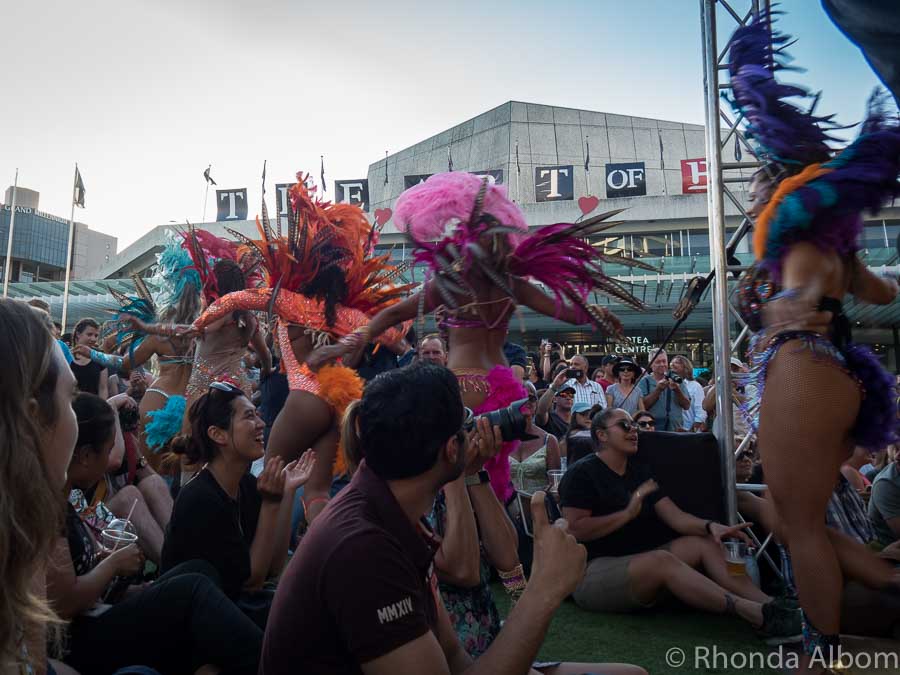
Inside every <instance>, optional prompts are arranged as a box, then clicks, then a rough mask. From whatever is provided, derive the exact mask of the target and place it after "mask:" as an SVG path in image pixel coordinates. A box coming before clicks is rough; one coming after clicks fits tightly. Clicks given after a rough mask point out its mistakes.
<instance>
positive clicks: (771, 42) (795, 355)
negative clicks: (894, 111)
mask: <svg viewBox="0 0 900 675" xmlns="http://www.w3.org/2000/svg"><path fill="white" fill-rule="evenodd" d="M787 41H788V38H787V37H786V36H783V35H781V34H779V33H777V32H773V30H772V19H771V15H769V14H762V15H760V16H759V17H757V18H755V19H754V20H753V21H752V22H751V24H750V25H749V26H746V27H742V28H740V29H738V31H737V32H736V33H735V35H734V37H733V39H732V46H731V50H730V59H729V69H730V74H731V85H732V91H733V94H734V104H733V105H734V107H735V109H736V110H737V111H738V112H740V113H741V114H743V116H744V117H745V118H746V120H747V122H748V127H747V130H748V134H749V137H750V138H751V139H752V140H753V141H754V142H755V143H756V144H757V146H758V148H757V154H758V156H759V157H760V158H761V159H762V160H763V161H764V162H765V166H764V167H763V169H761V170H759V171H758V172H757V173H756V174H755V175H754V177H753V179H752V181H751V184H750V200H751V209H750V210H749V213H750V214H751V216H753V217H755V218H756V226H755V231H754V237H753V250H754V253H755V256H756V259H757V264H756V267H755V269H754V270H753V272H752V273H751V274H750V275H748V276H746V277H745V278H744V280H743V281H742V282H741V288H740V295H741V305H742V314H743V315H744V317H745V319H746V320H747V322H748V324H750V325H751V327H752V328H754V329H759V330H760V331H761V332H760V333H759V334H758V335H757V336H756V337H755V338H754V345H753V348H752V364H753V368H752V372H751V375H750V377H751V378H752V379H754V380H755V384H756V385H757V390H758V392H759V397H758V398H757V400H756V401H751V402H750V403H749V404H748V405H747V410H746V412H747V413H748V416H749V417H750V419H751V421H752V422H753V423H755V424H758V438H759V447H760V451H761V453H762V460H763V466H764V469H765V475H766V483H767V484H768V486H769V491H770V494H771V497H772V501H773V503H774V506H775V509H776V511H777V513H778V517H779V520H780V524H781V527H782V531H781V532H779V535H780V536H781V537H782V538H783V540H784V541H785V542H786V543H787V545H788V548H789V550H790V555H791V560H792V563H793V568H794V574H795V577H796V583H797V589H798V592H799V596H800V602H801V605H802V607H803V610H804V614H805V621H804V631H803V641H804V649H805V651H806V653H807V654H809V655H812V654H813V653H814V652H815V650H816V649H820V650H822V651H823V653H826V654H827V651H826V650H827V649H828V648H829V647H830V648H836V647H837V646H838V631H839V628H840V597H841V588H842V582H843V579H842V573H841V567H842V566H847V565H848V561H849V562H852V563H853V565H854V566H855V567H856V569H857V570H858V569H860V567H859V566H860V565H870V566H871V565H877V564H879V563H878V562H877V560H876V559H875V558H874V556H872V555H871V553H869V552H867V551H866V550H865V548H864V547H863V546H861V545H858V544H854V543H853V542H851V541H850V540H849V539H847V538H845V537H839V536H837V535H836V534H835V533H834V532H833V531H829V530H828V529H827V528H826V526H825V508H826V504H827V502H828V500H829V497H830V496H831V494H832V491H833V490H834V485H835V482H836V481H837V479H838V477H839V471H840V467H841V464H842V463H843V462H844V461H845V460H846V459H847V458H848V457H849V456H850V453H851V451H852V449H853V447H854V446H855V445H862V446H865V447H868V448H871V449H872V450H877V449H879V448H882V447H884V446H886V445H887V444H889V443H891V442H893V441H894V440H896V430H897V408H896V403H895V395H894V391H893V377H892V376H890V375H889V374H888V373H887V372H885V371H884V369H883V368H882V367H881V365H880V364H879V362H878V360H877V358H876V357H875V355H874V354H872V352H871V351H869V349H868V348H867V347H865V346H862V345H858V344H854V343H853V342H852V337H851V335H850V322H849V321H848V320H847V318H846V316H845V315H844V312H843V309H842V299H843V297H844V295H845V294H847V293H850V294H852V295H853V296H854V297H855V298H856V299H857V300H859V301H862V302H868V303H873V304H888V303H890V302H892V301H893V300H894V298H895V296H896V294H897V284H896V282H895V281H894V280H893V279H886V278H881V277H878V276H876V275H874V274H873V273H872V272H870V271H869V270H868V269H866V267H865V265H864V264H863V263H862V262H861V261H860V260H859V258H858V257H857V255H856V253H857V250H858V244H857V238H858V236H859V234H860V232H861V231H862V227H863V220H862V213H863V211H865V210H869V211H873V212H874V211H877V210H878V208H879V207H881V206H882V205H883V204H884V202H885V201H886V200H888V199H890V198H892V197H894V196H896V195H897V194H898V193H900V184H898V182H897V178H898V173H900V127H898V124H897V119H896V115H894V116H893V118H890V119H889V118H888V116H887V115H886V114H885V113H884V111H883V110H882V109H881V107H882V103H883V99H882V97H880V96H878V95H877V94H876V95H874V96H873V98H872V99H871V101H870V109H869V116H868V119H867V121H866V122H865V123H864V125H863V127H862V130H861V134H860V136H859V137H858V138H857V140H856V141H854V142H853V143H852V144H851V145H849V146H848V147H846V148H844V149H843V150H841V151H839V152H837V153H834V152H832V150H831V148H830V147H829V145H828V144H827V143H826V142H827V141H832V140H834V139H832V138H831V137H830V136H829V132H830V131H831V130H833V128H834V127H833V125H831V123H830V119H829V118H823V117H816V116H815V115H814V114H813V113H812V111H811V110H805V109H800V108H797V107H795V106H794V105H793V104H790V103H788V102H787V101H786V100H785V99H787V98H794V99H796V98H797V97H803V96H806V95H807V92H806V91H805V90H804V89H802V88H800V87H796V86H787V85H784V84H781V83H779V82H778V81H777V80H776V78H775V75H776V73H777V72H778V71H779V70H781V69H783V66H782V65H781V63H780V59H781V57H782V51H783V49H784V47H785V45H786V44H787ZM813 107H814V103H813ZM848 569H849V567H848ZM870 578H871V577H870Z"/></svg>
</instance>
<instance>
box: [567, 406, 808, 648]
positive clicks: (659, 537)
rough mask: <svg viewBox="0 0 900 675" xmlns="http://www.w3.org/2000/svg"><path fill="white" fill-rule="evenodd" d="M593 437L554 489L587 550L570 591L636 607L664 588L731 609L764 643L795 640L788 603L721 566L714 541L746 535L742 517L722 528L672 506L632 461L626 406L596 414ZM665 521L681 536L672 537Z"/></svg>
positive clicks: (688, 600)
mask: <svg viewBox="0 0 900 675" xmlns="http://www.w3.org/2000/svg"><path fill="white" fill-rule="evenodd" d="M591 434H592V437H593V441H594V444H595V452H594V453H592V454H591V455H588V456H587V457H585V458H584V459H582V460H581V461H579V462H578V463H576V464H575V465H574V466H570V467H569V470H568V472H567V473H566V475H565V476H564V477H563V480H562V483H561V485H560V489H559V492H560V497H561V505H562V507H563V515H564V517H565V518H566V519H567V520H568V522H569V530H570V532H571V533H572V534H573V535H574V536H575V537H576V538H577V539H578V540H579V541H581V542H583V543H584V545H585V546H586V548H587V551H588V566H587V571H586V572H585V576H584V580H583V581H582V582H581V584H580V585H579V587H578V588H577V589H576V591H575V593H574V598H575V602H576V603H577V604H578V605H579V606H580V607H583V608H585V609H589V610H593V611H598V612H629V611H635V610H639V609H643V608H647V607H651V606H652V605H653V604H654V603H655V602H656V599H657V598H658V596H659V594H660V592H661V591H663V590H668V591H670V592H671V593H672V594H673V595H674V596H675V597H676V598H678V599H679V600H681V601H682V602H684V603H685V604H687V605H690V606H691V607H696V608H698V609H702V610H706V611H710V612H719V613H729V614H736V615H738V616H739V617H741V618H742V619H744V620H745V621H747V622H748V623H749V624H751V625H752V626H754V627H755V628H757V629H758V632H759V634H760V637H763V638H765V639H766V640H767V641H769V642H770V643H774V642H785V641H790V640H794V639H796V640H798V641H799V638H800V623H801V617H800V614H799V612H798V611H797V610H796V609H789V608H784V607H781V606H779V605H777V604H775V603H774V602H773V601H772V598H770V597H769V596H767V595H766V594H765V593H763V592H762V591H761V590H759V589H758V588H757V587H756V586H754V585H753V583H752V582H751V581H750V579H749V577H747V576H731V575H730V574H729V573H728V569H727V568H726V564H725V557H724V555H723V551H722V547H721V541H722V540H723V539H725V538H734V537H737V538H746V535H745V534H744V533H743V532H742V530H743V528H745V527H749V523H747V524H744V525H739V526H736V527H727V526H725V525H721V524H719V523H716V522H714V521H704V520H702V519H700V518H697V517H696V516H692V515H691V514H689V513H685V512H684V511H682V510H681V509H680V508H678V506H676V505H675V503H674V502H673V501H672V500H671V499H669V498H668V497H666V496H665V495H664V494H663V493H662V491H661V490H660V488H659V486H658V485H657V483H656V481H654V480H653V475H652V472H651V470H650V468H649V467H648V466H647V465H646V464H644V463H642V462H640V461H638V460H636V459H634V455H635V453H636V452H637V447H638V432H637V426H636V425H635V424H634V422H633V421H632V419H631V415H629V414H628V413H627V412H626V411H624V410H621V409H616V408H614V409H611V410H604V411H602V412H600V413H598V414H597V415H596V416H595V417H594V419H593V421H592V423H591ZM663 524H665V525H668V527H669V528H671V529H672V530H674V531H675V532H677V533H678V534H679V535H681V536H680V537H678V538H676V539H671V535H670V534H668V533H667V530H666V528H665V527H662V525H663ZM698 570H702V573H701V572H700V571H698Z"/></svg>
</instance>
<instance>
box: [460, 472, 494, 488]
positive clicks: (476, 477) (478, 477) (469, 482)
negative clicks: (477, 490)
mask: <svg viewBox="0 0 900 675" xmlns="http://www.w3.org/2000/svg"><path fill="white" fill-rule="evenodd" d="M490 482H491V475H490V474H489V473H488V472H487V471H485V470H484V469H482V470H481V471H479V472H478V473H473V474H472V475H471V476H466V487H475V486H476V485H484V484H485V483H490Z"/></svg>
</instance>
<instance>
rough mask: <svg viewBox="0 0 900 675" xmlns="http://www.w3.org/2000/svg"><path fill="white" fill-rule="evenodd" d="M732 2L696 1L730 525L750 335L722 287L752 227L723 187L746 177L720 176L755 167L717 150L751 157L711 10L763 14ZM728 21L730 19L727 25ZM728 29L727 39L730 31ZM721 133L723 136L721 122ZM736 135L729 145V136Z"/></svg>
mask: <svg viewBox="0 0 900 675" xmlns="http://www.w3.org/2000/svg"><path fill="white" fill-rule="evenodd" d="M734 4H736V2H735V0H731V2H728V1H726V0H700V26H701V40H702V44H703V96H704V104H705V105H704V109H705V113H706V164H707V171H708V178H707V182H708V185H707V194H708V199H709V244H710V263H711V266H712V270H713V273H714V275H713V290H712V292H713V298H712V308H713V345H714V350H715V354H714V359H715V360H714V372H715V375H716V380H715V386H716V418H715V423H714V428H713V432H714V433H715V435H716V438H717V439H718V442H719V450H720V452H721V457H722V471H723V477H722V478H723V481H724V485H725V488H726V489H725V494H726V508H727V513H728V519H729V523H730V524H735V523H737V522H738V520H739V518H740V516H739V514H738V512H737V492H736V487H735V478H734V477H735V456H736V454H737V453H739V452H740V451H741V450H743V448H744V447H745V446H746V445H747V444H749V442H750V436H749V435H748V436H747V437H746V438H745V439H744V440H743V442H742V443H741V445H740V447H738V448H735V447H734V420H733V417H732V385H731V356H732V354H734V353H735V352H736V351H737V350H738V349H739V347H740V344H741V343H742V342H743V340H744V338H745V337H747V336H748V335H749V333H750V331H749V329H748V328H747V326H746V324H744V323H743V321H742V320H741V319H740V317H739V315H738V313H737V311H736V309H735V308H734V306H733V305H732V303H731V293H730V292H729V287H728V274H729V272H739V271H742V268H740V267H739V266H735V265H729V260H728V259H729V257H731V256H730V254H732V253H733V252H734V250H735V248H736V247H737V245H738V243H740V241H741V240H742V239H743V237H744V236H745V235H746V234H747V233H748V232H749V231H750V230H751V229H752V227H753V222H752V219H751V218H750V216H748V215H747V212H746V211H745V209H744V208H743V206H742V205H741V203H740V200H739V199H738V198H737V197H736V196H735V194H734V193H733V192H732V190H731V189H730V188H729V187H728V185H727V183H731V182H741V181H746V180H749V179H748V178H746V177H739V176H729V177H728V178H727V179H726V178H725V176H724V175H723V172H724V171H726V170H730V169H755V168H757V167H759V166H761V164H760V162H759V161H758V158H755V157H754V161H752V162H734V163H723V161H722V149H723V147H724V146H725V145H726V144H727V143H729V142H740V143H741V145H742V146H743V147H744V148H746V150H747V152H748V153H750V154H752V153H753V151H752V149H751V146H750V145H749V144H747V143H746V141H745V139H744V137H743V132H742V131H741V130H740V128H739V126H740V124H741V121H742V118H741V117H740V116H739V117H738V118H737V119H732V118H731V117H730V116H729V114H727V113H726V112H725V111H724V110H723V109H722V106H721V102H722V97H721V95H720V93H721V92H722V90H727V89H728V88H729V86H730V85H728V84H720V83H719V72H720V71H727V70H728V65H727V61H726V59H727V57H728V51H729V47H730V37H729V39H727V40H726V41H725V42H724V44H721V45H720V42H719V39H718V36H717V28H718V25H717V19H718V17H717V9H722V10H723V13H722V18H723V19H725V20H726V21H728V23H729V24H730V23H731V21H730V20H733V21H734V22H735V25H734V29H736V28H737V27H738V26H741V25H745V24H746V23H747V22H748V21H750V19H752V18H753V16H754V15H756V14H757V13H758V12H760V11H766V10H767V9H768V6H769V1H768V0H749V1H745V2H743V3H742V4H743V5H744V11H743V12H738V11H736V10H735V9H734V7H733V5H734ZM729 19H730V20H729ZM734 29H732V28H731V26H730V25H729V30H728V32H727V34H728V35H729V36H730V35H731V34H732V33H733V30H734ZM723 122H724V123H725V126H726V129H725V130H724V131H725V133H724V135H723V127H722V123H723ZM735 135H737V136H738V139H739V140H738V141H735V139H734V136H735ZM726 199H727V200H728V201H730V202H731V203H732V204H733V205H734V206H735V207H736V208H737V210H738V212H739V213H740V214H741V215H742V217H743V220H742V222H741V225H740V227H738V229H737V231H736V232H735V233H734V234H733V235H732V237H731V239H730V241H727V242H726V239H725V200H726ZM732 321H734V322H736V324H737V325H738V326H740V328H741V330H740V332H739V334H738V336H737V338H736V339H735V340H733V341H732V339H731V335H730V325H731V322H732Z"/></svg>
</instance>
